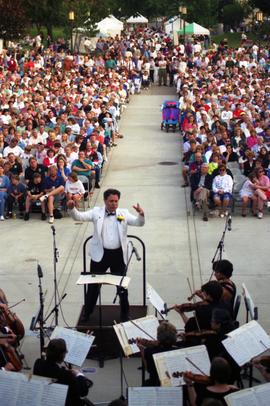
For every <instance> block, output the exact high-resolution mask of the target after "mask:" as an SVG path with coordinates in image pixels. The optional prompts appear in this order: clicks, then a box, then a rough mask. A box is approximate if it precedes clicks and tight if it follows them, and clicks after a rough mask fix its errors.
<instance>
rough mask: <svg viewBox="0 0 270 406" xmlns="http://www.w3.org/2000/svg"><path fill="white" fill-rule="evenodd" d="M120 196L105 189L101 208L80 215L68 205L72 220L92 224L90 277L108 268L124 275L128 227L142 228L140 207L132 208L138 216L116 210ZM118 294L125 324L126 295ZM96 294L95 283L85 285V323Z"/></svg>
mask: <svg viewBox="0 0 270 406" xmlns="http://www.w3.org/2000/svg"><path fill="white" fill-rule="evenodd" d="M120 195H121V194H120V192H119V191H118V190H116V189H108V190H106V191H105V192H104V195H103V197H104V203H105V205H104V207H94V208H93V209H92V210H88V211H86V212H79V211H78V210H77V209H76V208H75V206H74V202H73V201H69V202H68V203H67V206H68V208H69V210H70V215H71V216H72V218H73V219H74V220H80V221H91V222H93V223H94V232H93V238H91V240H90V249H89V255H90V256H91V265H90V272H91V273H93V274H104V273H105V272H106V271H107V269H108V268H110V271H111V273H112V274H113V275H120V276H122V275H125V274H126V270H127V269H126V267H127V264H128V240H127V229H128V226H129V225H130V226H138V227H140V226H143V225H144V211H143V209H142V208H141V207H140V205H139V204H137V205H135V206H133V208H134V209H135V210H136V212H137V213H138V216H134V215H133V214H131V213H129V211H128V210H127V209H119V208H118V204H119V199H120ZM117 292H118V295H119V298H120V308H121V316H120V317H121V321H126V320H128V317H129V303H128V292H127V290H126V289H123V288H122V287H118V288H117ZM98 294H99V285H98V284H91V285H89V286H88V289H87V294H86V303H85V314H84V318H83V319H84V321H87V320H88V318H89V316H90V314H91V313H92V312H93V310H94V308H95V305H96V301H97V298H98Z"/></svg>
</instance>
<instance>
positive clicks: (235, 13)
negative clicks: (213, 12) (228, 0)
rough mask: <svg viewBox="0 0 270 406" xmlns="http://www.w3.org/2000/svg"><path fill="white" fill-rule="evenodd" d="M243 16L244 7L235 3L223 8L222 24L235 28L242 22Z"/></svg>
mask: <svg viewBox="0 0 270 406" xmlns="http://www.w3.org/2000/svg"><path fill="white" fill-rule="evenodd" d="M244 14H245V10H244V7H243V6H242V5H241V4H240V3H238V2H237V1H235V2H234V3H233V4H228V5H226V6H224V9H223V23H224V24H226V25H228V26H230V27H236V26H238V25H239V23H240V22H241V21H242V20H243V18H244Z"/></svg>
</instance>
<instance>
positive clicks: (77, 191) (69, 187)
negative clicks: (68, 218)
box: [65, 172, 85, 208]
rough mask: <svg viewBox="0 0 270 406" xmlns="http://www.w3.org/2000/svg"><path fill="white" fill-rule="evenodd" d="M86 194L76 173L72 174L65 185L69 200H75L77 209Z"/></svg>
mask: <svg viewBox="0 0 270 406" xmlns="http://www.w3.org/2000/svg"><path fill="white" fill-rule="evenodd" d="M84 193H85V189H84V186H83V184H82V182H81V181H80V180H79V179H78V175H77V173H76V172H71V174H70V175H69V177H68V180H67V181H66V184H65V194H66V198H67V200H74V202H75V206H76V208H79V206H80V201H81V199H82V197H83V195H84Z"/></svg>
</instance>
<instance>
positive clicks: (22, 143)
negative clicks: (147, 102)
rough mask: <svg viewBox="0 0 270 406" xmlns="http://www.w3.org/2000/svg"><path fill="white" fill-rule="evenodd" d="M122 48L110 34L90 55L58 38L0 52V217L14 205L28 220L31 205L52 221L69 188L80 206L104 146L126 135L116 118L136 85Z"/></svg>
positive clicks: (96, 183) (95, 178)
mask: <svg viewBox="0 0 270 406" xmlns="http://www.w3.org/2000/svg"><path fill="white" fill-rule="evenodd" d="M127 49H128V46H127V44H125V43H124V39H123V38H122V39H120V38H117V39H116V40H114V39H113V38H109V39H107V40H99V41H98V44H97V49H96V52H95V53H94V54H93V56H89V55H87V56H83V55H76V56H72V55H70V53H69V54H68V52H67V50H65V47H63V46H62V44H60V45H59V43H58V44H52V46H51V47H50V48H48V49H46V48H44V47H43V46H40V47H35V48H33V49H30V50H29V51H25V53H22V52H20V51H18V50H17V49H16V48H15V49H14V50H4V51H3V52H2V54H1V55H0V71H1V72H0V76H1V86H0V88H1V95H0V220H1V221H3V220H5V219H9V218H12V217H15V213H16V212H17V211H18V215H19V217H20V218H24V220H25V221H28V220H29V219H30V216H31V210H32V209H34V207H36V208H39V211H41V219H42V220H46V218H47V217H48V220H49V223H51V224H52V223H53V222H54V219H55V218H60V217H61V212H60V211H59V210H58V207H59V206H60V207H61V202H62V201H63V200H64V199H65V197H66V195H68V196H69V197H71V196H73V198H74V200H75V201H76V204H77V206H78V205H79V203H80V201H81V200H82V199H83V198H84V199H85V200H87V199H88V198H89V196H88V191H91V189H94V188H95V189H98V188H100V179H101V171H102V167H103V165H104V163H105V162H106V161H107V160H108V150H109V148H111V147H116V146H117V138H122V137H123V136H122V135H121V134H120V133H119V128H118V120H119V119H120V118H121V114H122V113H123V111H124V109H125V107H126V105H127V103H128V102H129V98H130V94H132V92H133V90H132V89H133V77H132V74H131V72H130V71H129V69H128V68H127V66H126V61H127V60H130V61H131V63H132V64H134V62H133V52H131V54H130V56H127V57H126V58H125V59H123V55H125V53H126V52H128V51H127ZM29 59H30V60H31V66H30V65H29V64H28V62H29ZM67 59H68V62H69V63H67ZM109 60H114V61H115V64H113V65H112V64H108V63H107V62H108V61H109ZM10 61H12V64H10ZM11 65H12V70H11V69H10V66H11ZM109 66H110V67H109ZM37 175H39V176H37ZM81 176H83V184H81V183H80V182H81V180H80V177H81ZM66 185H67V186H66ZM17 207H18V208H17Z"/></svg>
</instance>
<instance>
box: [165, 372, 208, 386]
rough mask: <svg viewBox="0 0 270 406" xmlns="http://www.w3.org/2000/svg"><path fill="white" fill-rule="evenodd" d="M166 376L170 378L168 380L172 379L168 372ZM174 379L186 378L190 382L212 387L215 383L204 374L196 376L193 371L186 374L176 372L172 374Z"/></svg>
mask: <svg viewBox="0 0 270 406" xmlns="http://www.w3.org/2000/svg"><path fill="white" fill-rule="evenodd" d="M166 375H167V376H168V378H170V375H169V373H168V372H166ZM172 378H184V379H185V378H186V379H188V380H190V381H193V382H195V383H200V384H203V385H211V384H212V383H213V381H212V379H211V378H210V377H209V376H207V375H203V374H194V373H193V372H191V371H186V372H179V371H175V372H173V373H172Z"/></svg>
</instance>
